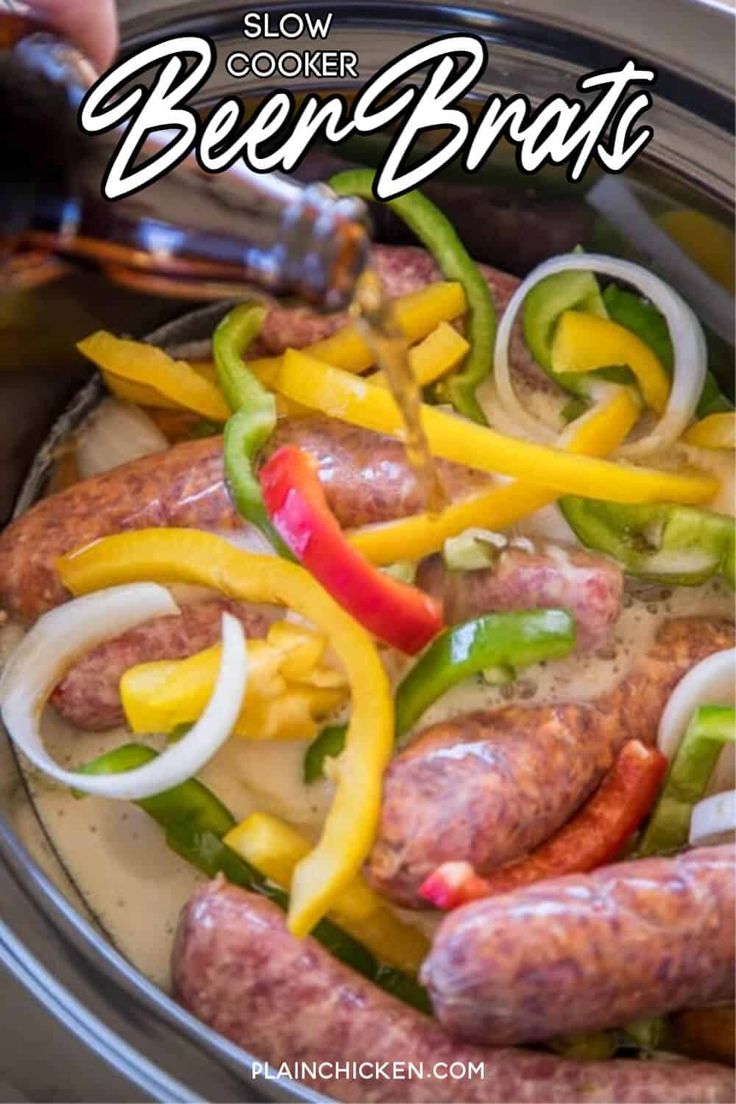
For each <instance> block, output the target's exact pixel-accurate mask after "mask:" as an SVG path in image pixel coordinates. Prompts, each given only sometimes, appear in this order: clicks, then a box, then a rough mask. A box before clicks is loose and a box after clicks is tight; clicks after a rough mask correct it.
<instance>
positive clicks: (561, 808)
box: [366, 618, 733, 907]
mask: <svg viewBox="0 0 736 1104" xmlns="http://www.w3.org/2000/svg"><path fill="white" fill-rule="evenodd" d="M732 642H733V626H732V625H731V624H730V623H728V622H723V621H722V622H718V621H712V620H706V619H700V618H682V619H680V620H677V621H671V622H669V623H667V624H666V625H665V626H664V627H663V628H662V630H661V631H660V633H659V636H658V640H657V643H656V644H655V646H654V648H653V649H652V651H651V652H650V653H649V654H648V655H647V656H646V658H645V659H644V660H643V661H642V663H641V665H640V668H639V670H637V671H636V672H634V673H633V674H631V675H629V676H627V677H626V678H624V679H623V680H622V681H621V683H620V684H619V686H618V687H616V688H615V689H614V690H612V691H611V692H609V693H607V694H605V695H604V696H603V697H602V698H600V699H598V701H597V702H594V703H590V704H585V705H579V704H561V705H535V706H517V705H512V706H508V707H504V708H500V709H493V710H487V711H481V712H476V713H469V714H466V715H464V716H461V717H457V718H455V719H453V720H451V721H448V722H446V723H443V724H438V725H433V726H432V727H430V728H428V729H426V730H425V732H423V733H422V734H421V735H420V736H419V737H418V738H417V739H416V740H415V741H414V743H412V744H411V745H410V746H409V747H408V748H407V750H406V751H404V752H403V753H402V754H401V755H399V756H397V757H396V759H394V760H393V762H392V763H391V765H390V766H389V769H388V771H387V772H386V775H385V778H384V786H383V803H382V806H381V821H380V825H379V829H378V836H377V839H376V843H375V845H374V848H373V851H372V853H371V856H370V859H369V862H368V866H367V868H366V872H367V875H368V877H369V879H370V881H371V883H372V884H373V886H374V888H375V889H377V890H378V891H379V892H380V893H382V894H384V895H385V896H386V897H389V898H390V899H391V900H392V901H396V902H397V903H398V904H402V905H406V906H409V907H418V906H419V907H426V906H424V903H423V902H421V901H420V900H419V899H418V898H417V889H418V888H419V886H420V885H421V883H422V881H423V880H424V879H425V878H426V877H427V876H428V875H429V874H431V873H432V871H433V870H435V869H436V867H438V866H439V865H440V863H442V862H448V861H452V860H464V861H466V862H469V863H471V864H472V866H474V867H475V869H476V870H477V871H478V872H479V873H481V874H485V873H488V872H489V871H491V870H493V869H495V868H496V867H498V866H501V865H503V863H505V862H510V861H511V860H512V859H516V858H519V857H520V856H521V855H524V854H526V853H527V852H528V851H530V850H531V849H532V848H534V847H537V846H538V845H539V844H540V843H542V842H543V841H544V840H546V839H547V838H548V836H550V835H551V834H552V833H553V832H555V831H556V830H557V829H558V828H559V827H560V826H561V825H562V824H564V823H565V821H566V820H568V819H569V817H571V816H572V814H573V813H574V812H575V810H576V809H577V808H578V807H579V806H580V805H581V804H582V802H583V801H584V800H585V799H586V797H587V796H588V795H589V794H590V793H591V792H592V790H593V789H594V787H595V786H596V785H597V784H598V782H600V780H601V778H602V777H603V774H604V773H605V771H606V770H607V769H608V767H609V766H610V765H611V762H612V761H613V757H614V755H615V754H616V752H617V751H618V750H619V749H620V747H621V746H622V745H623V744H624V743H625V742H626V741H627V740H634V739H636V740H641V741H643V742H644V743H651V742H652V740H653V739H654V738H655V736H656V731H657V725H658V724H659V718H660V716H661V714H662V711H663V709H664V707H665V704H666V702H667V699H668V698H669V696H670V694H671V693H672V690H673V689H674V687H675V685H676V684H677V683H678V682H679V680H680V679H681V678H682V676H683V675H684V674H685V673H686V672H687V671H688V670H690V668H691V667H693V666H695V664H696V663H698V662H700V660H701V659H705V657H706V656H708V655H711V654H712V653H713V652H717V651H721V650H722V649H724V648H729V647H731V646H732Z"/></svg>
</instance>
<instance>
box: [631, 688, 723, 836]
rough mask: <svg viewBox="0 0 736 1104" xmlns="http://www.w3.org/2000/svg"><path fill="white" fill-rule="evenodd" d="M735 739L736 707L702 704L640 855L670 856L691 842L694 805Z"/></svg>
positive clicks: (674, 762) (673, 766)
mask: <svg viewBox="0 0 736 1104" xmlns="http://www.w3.org/2000/svg"><path fill="white" fill-rule="evenodd" d="M735 741H736V710H735V709H734V708H733V706H728V705H701V706H700V708H699V709H697V710H696V711H695V714H694V715H693V718H692V720H691V721H690V724H689V725H688V726H687V729H686V731H685V735H684V736H683V738H682V742H681V743H680V746H679V748H678V749H677V751H676V753H675V756H674V758H673V760H672V763H671V764H670V769H669V772H668V774H667V777H666V778H665V781H664V786H663V788H662V793H661V795H660V797H659V801H658V802H657V804H656V805H655V807H654V812H653V813H652V816H651V819H650V821H649V824H648V825H647V828H646V830H645V832H644V835H643V836H642V839H641V842H640V844H639V847H638V848H637V852H636V854H637V856H638V857H642V856H645V855H663V854H665V855H666V854H668V853H669V852H671V851H678V850H679V849H680V848H682V847H684V846H685V845H686V844H687V841H688V835H689V832H690V818H691V816H692V811H693V808H694V807H695V806H696V805H697V804H698V802H699V801H700V800H701V799H702V798H703V797H704V795H705V791H706V788H707V786H708V782H709V780H710V776H711V775H712V773H713V770H714V768H715V765H716V763H717V762H718V757H719V756H720V754H721V751H722V750H723V746H724V744H728V743H734V742H735Z"/></svg>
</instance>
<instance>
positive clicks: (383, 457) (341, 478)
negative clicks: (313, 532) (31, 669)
mask: <svg viewBox="0 0 736 1104" xmlns="http://www.w3.org/2000/svg"><path fill="white" fill-rule="evenodd" d="M287 441H290V442H291V443H293V444H297V445H300V446H301V447H302V448H304V449H306V450H307V451H309V452H313V453H314V455H315V457H316V459H317V461H318V463H319V464H320V467H321V469H322V471H321V478H322V479H323V481H324V486H325V491H326V493H327V500H328V502H329V504H330V506H331V508H332V510H333V511H334V513H335V515H336V516H337V518H338V520H339V521H340V522H341V524H343V525H367V524H370V523H372V522H378V521H389V520H390V519H391V518H395V517H401V516H403V515H405V514H408V513H413V512H414V511H416V510H417V509H419V506H420V496H419V493H418V491H417V489H416V485H415V482H414V476H413V474H412V472H411V470H410V468H409V466H408V464H407V462H406V459H405V457H404V450H403V447H402V445H401V444H399V442H398V441H393V440H390V439H389V438H387V437H382V436H379V435H378V434H375V433H370V432H369V431H367V430H362V429H355V428H353V427H352V426H347V425H344V424H343V423H341V422H337V421H333V420H331V419H329V418H322V417H315V418H312V417H306V418H299V419H297V420H295V421H286V422H284V423H283V424H282V425H280V426H279V428H278V430H277V433H276V436H275V438H274V446H275V445H278V444H284V443H286V442H287ZM438 467H439V471H440V474H441V477H442V479H443V481H444V482H445V484H446V486H447V489H448V493H451V494H452V493H470V491H472V489H473V488H474V487H475V486H480V485H481V484H483V483H484V482H485V477H483V476H481V475H479V474H478V473H477V472H476V473H471V472H469V471H468V470H467V469H465V468H461V467H458V466H456V465H454V464H447V463H444V462H440V463H439V465H438ZM240 524H241V523H240V520H239V518H238V517H237V515H236V514H235V511H234V510H233V507H232V503H231V501H230V496H229V494H228V491H227V487H226V486H225V481H224V473H223V467H222V439H221V438H220V437H208V438H206V439H205V440H203V441H183V442H182V443H181V444H179V445H175V446H174V447H173V448H171V449H169V450H168V451H167V452H162V453H158V454H157V455H155V456H144V457H142V458H141V459H140V460H133V461H132V462H131V463H129V464H123V465H122V466H121V467H119V468H113V470H112V471H109V472H105V473H104V475H98V476H95V477H94V478H93V479H87V480H85V481H84V482H83V483H76V484H74V486H72V487H69V488H67V490H65V491H62V492H61V493H60V494H56V495H51V496H50V497H49V498H44V499H42V500H41V501H40V502H37V503H36V505H35V506H32V507H31V509H30V510H28V512H27V513H25V514H23V516H22V517H20V518H18V520H17V521H14V522H13V523H12V524H11V525H9V526H8V527H7V529H5V531H4V532H3V533H0V608H4V609H5V610H6V611H7V612H8V613H9V614H10V615H11V617H14V618H17V619H19V620H22V621H32V620H33V619H34V618H36V617H38V616H39V614H41V613H43V612H44V610H47V609H51V608H52V607H53V606H57V605H59V603H60V602H63V601H64V600H65V598H66V594H65V592H64V589H63V588H62V586H61V583H60V582H59V579H58V577H57V575H56V569H55V566H54V565H55V561H56V559H57V557H59V556H61V555H62V554H63V553H64V552H68V551H70V550H71V549H72V548H79V547H81V546H82V545H85V544H90V543H91V542H92V541H94V540H97V539H98V538H99V537H104V536H107V535H108V534H109V533H120V532H122V531H123V530H126V529H143V528H146V527H148V526H161V525H180V526H185V527H191V528H194V529H233V528H237V527H238V526H239V525H240Z"/></svg>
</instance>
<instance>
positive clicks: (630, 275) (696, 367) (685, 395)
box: [494, 253, 707, 459]
mask: <svg viewBox="0 0 736 1104" xmlns="http://www.w3.org/2000/svg"><path fill="white" fill-rule="evenodd" d="M572 269H578V270H583V271H586V272H598V273H603V274H604V275H606V276H612V277H613V278H614V279H618V280H623V281H625V282H626V283H628V284H631V285H632V286H633V287H635V288H636V289H637V291H639V292H641V294H642V295H645V296H646V297H647V299H649V300H650V301H651V302H652V303H654V305H655V306H656V307H657V308H658V309H659V310H660V311H661V313H662V314H663V315H664V318H665V321H666V322H667V326H668V328H669V331H670V337H671V339H672V348H673V351H674V365H673V373H672V388H671V390H670V396H669V399H668V402H667V407H666V409H665V411H664V414H663V415H662V417H661V418H660V420H659V421H658V422H657V424H656V426H655V427H654V429H653V430H652V431H651V432H650V433H647V434H646V435H645V436H643V437H640V438H638V439H637V440H635V441H632V442H630V443H629V444H627V445H624V446H622V448H620V449H619V455H620V456H625V457H628V458H632V459H633V458H637V457H641V456H648V455H649V454H650V453H653V452H657V451H659V450H660V449H663V448H666V447H667V446H668V445H671V444H672V443H673V442H674V441H676V440H677V438H678V437H680V436H681V435H682V433H683V431H684V430H685V429H686V428H687V426H688V425H689V424H690V422H691V421H692V417H693V414H694V412H695V408H696V406H697V404H698V400H699V398H700V393H701V391H702V390H703V383H704V381H705V373H706V363H707V354H706V347H705V338H704V336H703V330H702V327H701V325H700V322H699V321H698V319H697V317H696V316H695V314H694V313H693V311H692V310H691V309H690V307H689V306H688V305H687V303H686V302H685V300H684V299H682V298H681V296H680V295H678V294H677V292H676V291H674V289H673V288H671V287H670V286H669V284H666V283H665V282H664V280H660V278H659V277H658V276H655V275H654V274H653V273H652V272H648V271H647V270H646V269H645V268H642V267H641V265H637V264H634V263H633V262H632V261H622V260H620V259H619V258H618V257H606V256H605V255H603V254H601V253H582V254H581V253H565V254H563V255H562V256H559V257H552V258H551V259H550V260H548V261H544V262H543V263H542V264H540V265H538V266H537V267H536V268H535V269H534V270H533V271H532V272H530V273H529V275H528V276H527V277H526V278H525V279H524V280H523V281H522V282H521V283H520V284H519V286H518V288H517V289H516V291H515V292H514V294H513V295H512V296H511V298H510V300H509V302H508V305H507V307H506V310H505V311H504V313H503V316H502V318H501V321H500V323H499V326H498V333H497V335H496V348H495V351H494V379H495V384H496V389H497V392H498V397H499V400H500V402H501V403H502V405H503V406H504V408H505V410H506V413H507V414H508V415H509V417H512V418H513V419H514V421H515V422H516V424H517V425H518V426H519V429H520V430H522V431H523V432H524V433H525V434H526V435H528V436H529V437H531V438H532V439H533V440H538V441H551V440H553V439H554V436H555V435H554V432H553V431H552V430H551V429H550V428H549V426H545V425H543V424H542V423H540V422H539V421H537V419H536V418H533V417H532V416H531V415H530V414H529V413H528V411H527V410H525V409H524V407H523V406H522V404H521V402H520V401H519V399H518V398H517V396H516V393H515V391H514V387H513V383H512V381H511V366H510V363H509V347H510V344H511V333H512V329H513V326H514V322H515V321H516V316H517V315H518V313H519V311H520V310H521V307H522V305H523V303H524V300H525V298H526V296H527V295H528V294H529V292H530V291H531V289H532V288H533V287H535V286H536V284H538V283H539V282H540V280H544V279H545V278H546V277H547V276H554V275H555V274H556V273H558V272H569V271H570V270H572Z"/></svg>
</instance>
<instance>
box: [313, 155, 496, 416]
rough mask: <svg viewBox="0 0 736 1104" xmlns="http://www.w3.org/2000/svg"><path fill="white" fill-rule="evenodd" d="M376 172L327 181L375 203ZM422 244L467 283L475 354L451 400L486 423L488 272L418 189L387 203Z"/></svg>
mask: <svg viewBox="0 0 736 1104" xmlns="http://www.w3.org/2000/svg"><path fill="white" fill-rule="evenodd" d="M375 176H376V174H375V172H374V170H373V169H349V170H348V171H347V172H341V173H337V175H336V176H333V177H331V179H330V180H329V181H328V183H329V185H330V187H331V188H332V189H333V190H334V191H335V192H337V194H338V195H342V196H345V195H354V196H358V197H359V198H360V199H364V200H374V199H375V197H374V195H373V181H374V180H375ZM387 206H388V207H390V208H391V210H392V211H395V212H396V214H397V215H398V216H399V218H401V219H402V220H403V221H404V222H405V223H406V225H407V226H408V227H409V229H410V230H412V231H413V233H414V234H416V236H417V238H419V241H420V242H421V243H422V245H423V246H425V248H426V249H428V250H429V252H430V253H431V254H432V256H433V257H434V259H435V260H436V262H437V264H438V266H439V269H440V272H441V273H442V275H443V276H444V278H445V279H446V280H456V281H457V282H458V283H460V284H462V286H463V290H464V291H465V298H466V299H467V302H468V308H469V311H470V318H469V321H468V327H467V334H466V336H467V338H468V341H469V342H470V351H469V353H468V355H467V356H466V358H465V363H464V365H463V367H462V369H460V371H458V372H455V373H453V375H452V376H450V378H449V379H448V380H447V381H446V382H445V383H444V389H445V390H446V394H447V398H448V399H449V401H450V402H451V403H452V405H453V407H454V408H455V410H457V412H458V414H464V415H465V417H466V418H471V419H472V420H473V421H474V422H480V423H481V424H483V425H487V424H488V422H487V418H486V416H485V414H484V413H483V410H482V408H481V406H480V404H479V403H478V400H477V399H476V397H475V392H476V390H477V389H478V387H479V386H480V385H481V383H483V381H484V380H485V379H486V378H487V377H488V376H489V375H490V373H491V369H492V367H493V347H494V345H495V341H496V310H495V307H494V306H493V299H492V297H491V292H490V289H489V287H488V283H487V281H486V279H485V277H484V276H483V273H482V272H481V270H480V269H479V267H478V265H477V264H476V263H475V261H474V260H473V258H472V257H471V256H470V254H469V253H468V251H467V249H466V248H465V246H464V245H463V243H462V242H461V241H460V238H459V237H458V235H457V232H456V230H455V228H454V226H453V225H452V223H451V222H450V221H449V219H447V218H446V217H445V215H443V214H442V212H441V211H440V210H439V208H438V207H435V205H434V203H432V201H431V200H429V199H427V197H426V196H425V195H422V193H421V192H419V191H414V192H408V193H407V194H406V195H403V196H399V197H398V198H397V199H390V200H388V201H387Z"/></svg>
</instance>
